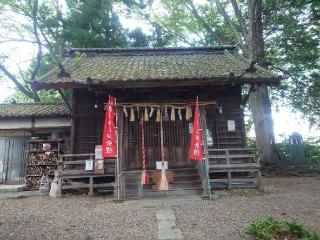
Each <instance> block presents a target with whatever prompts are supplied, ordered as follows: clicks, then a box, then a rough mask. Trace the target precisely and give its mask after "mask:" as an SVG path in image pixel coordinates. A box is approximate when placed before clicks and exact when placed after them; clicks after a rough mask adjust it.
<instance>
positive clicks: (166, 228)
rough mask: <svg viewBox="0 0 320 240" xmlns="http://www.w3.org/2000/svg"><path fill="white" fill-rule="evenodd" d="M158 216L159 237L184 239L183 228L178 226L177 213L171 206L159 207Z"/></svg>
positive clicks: (163, 239) (162, 238)
mask: <svg viewBox="0 0 320 240" xmlns="http://www.w3.org/2000/svg"><path fill="white" fill-rule="evenodd" d="M156 216H157V221H158V239H161V240H165V239H168V240H169V239H184V237H183V236H182V233H181V230H180V229H179V228H177V226H176V215H175V213H174V212H173V210H172V208H171V207H169V206H167V207H164V206H161V207H157V210H156Z"/></svg>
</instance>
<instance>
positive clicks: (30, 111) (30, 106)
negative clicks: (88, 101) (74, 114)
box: [0, 103, 70, 118]
mask: <svg viewBox="0 0 320 240" xmlns="http://www.w3.org/2000/svg"><path fill="white" fill-rule="evenodd" d="M69 114H70V113H69V110H68V109H67V108H66V107H65V105H63V104H56V103H12V104H0V118H23V117H58V116H68V115H69Z"/></svg>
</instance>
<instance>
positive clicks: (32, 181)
mask: <svg viewBox="0 0 320 240" xmlns="http://www.w3.org/2000/svg"><path fill="white" fill-rule="evenodd" d="M40 180H41V177H27V182H26V184H27V185H28V186H29V188H31V189H34V188H38V187H39V185H40Z"/></svg>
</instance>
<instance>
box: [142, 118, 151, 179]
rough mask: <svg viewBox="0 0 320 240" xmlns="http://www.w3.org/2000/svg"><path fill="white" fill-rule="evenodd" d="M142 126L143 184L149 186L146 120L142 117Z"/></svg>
mask: <svg viewBox="0 0 320 240" xmlns="http://www.w3.org/2000/svg"><path fill="white" fill-rule="evenodd" d="M140 124H141V155H142V176H141V184H142V185H144V184H149V177H148V174H147V167H146V150H145V147H144V119H143V117H141V120H140Z"/></svg>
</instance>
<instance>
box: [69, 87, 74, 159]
mask: <svg viewBox="0 0 320 240" xmlns="http://www.w3.org/2000/svg"><path fill="white" fill-rule="evenodd" d="M75 114H76V94H75V90H72V103H71V129H70V150H69V152H70V154H73V153H74V151H75V146H74V145H75V131H76V119H75Z"/></svg>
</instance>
